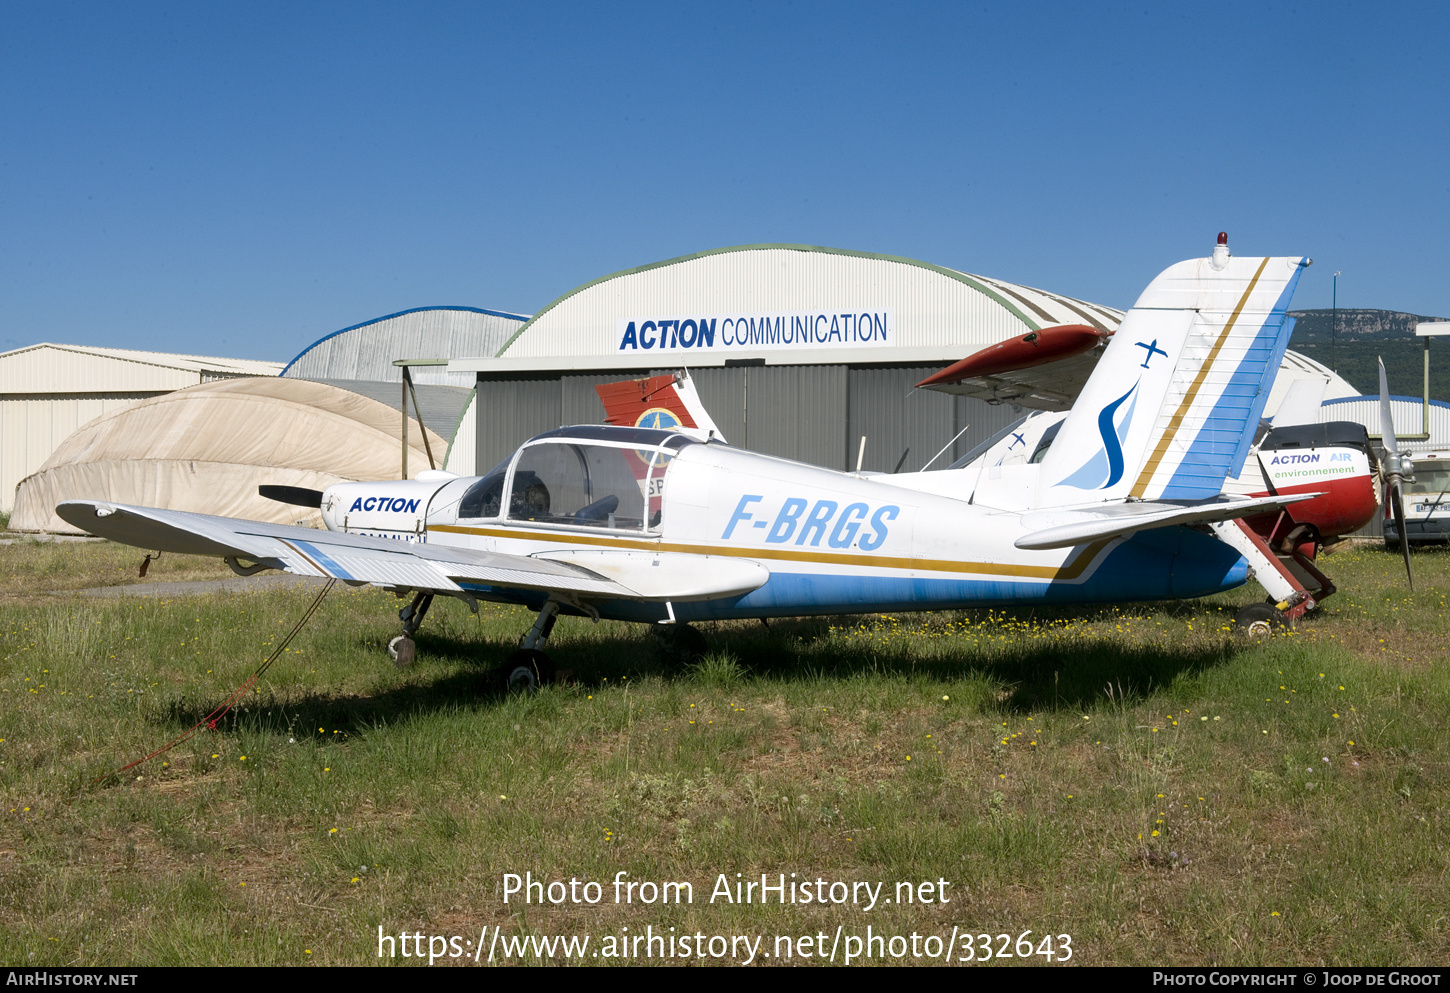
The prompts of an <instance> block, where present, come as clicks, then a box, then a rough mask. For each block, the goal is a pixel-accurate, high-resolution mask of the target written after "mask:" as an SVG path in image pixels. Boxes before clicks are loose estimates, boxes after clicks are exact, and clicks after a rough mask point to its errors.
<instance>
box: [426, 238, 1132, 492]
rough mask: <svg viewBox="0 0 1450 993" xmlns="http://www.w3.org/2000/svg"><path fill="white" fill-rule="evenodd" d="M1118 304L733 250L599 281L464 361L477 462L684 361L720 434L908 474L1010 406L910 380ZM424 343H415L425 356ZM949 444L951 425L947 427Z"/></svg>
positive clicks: (458, 368) (848, 257)
mask: <svg viewBox="0 0 1450 993" xmlns="http://www.w3.org/2000/svg"><path fill="white" fill-rule="evenodd" d="M1122 317H1123V312H1122V311H1119V310H1116V309H1113V308H1111V307H1104V306H1101V305H1098V304H1093V303H1088V302H1086V301H1083V300H1075V299H1072V298H1070V297H1065V296H1062V295H1060V294H1056V293H1049V292H1046V291H1043V290H1037V289H1032V288H1030V287H1026V286H1018V285H1015V284H1012V283H1006V282H1002V281H1001V280H996V279H991V278H988V277H985V276H977V275H972V274H970V273H965V272H959V271H957V270H955V269H948V268H944V267H942V266H937V265H932V264H930V263H926V262H918V261H914V260H912V259H904V258H895V257H892V256H888V255H872V254H868V253H865V252H852V251H844V250H841V249H833V248H820V247H816V246H811V245H742V246H738V247H735V248H722V249H718V250H715V251H709V252H701V253H699V254H696V255H687V256H683V257H681V258H676V259H669V260H667V261H664V262H658V263H655V264H653V265H647V266H643V267H641V268H638V269H630V270H627V271H624V272H617V273H614V274H613V275H609V276H605V277H603V278H601V279H597V280H594V281H593V282H590V283H586V284H584V285H583V286H581V287H579V288H577V289H575V290H572V291H570V292H569V293H566V294H565V295H564V296H562V297H560V298H559V299H557V300H555V301H554V302H553V303H551V304H549V305H548V306H547V307H545V308H544V309H543V310H542V311H540V312H539V313H538V314H535V315H534V316H533V317H532V318H530V319H529V320H528V321H527V322H525V323H523V324H522V325H521V326H519V327H518V328H517V330H516V331H515V332H514V333H513V334H512V335H511V336H510V337H509V338H508V340H507V341H505V342H503V343H502V345H501V346H500V347H499V348H498V349H497V350H496V351H495V352H494V353H493V354H487V353H479V354H480V355H482V357H476V358H468V359H456V360H454V361H453V362H450V363H449V365H448V370H449V371H450V372H453V373H458V372H468V373H473V374H476V376H477V390H478V392H477V399H476V402H475V413H474V419H475V421H476V424H477V429H478V434H477V459H476V465H477V467H478V469H477V471H480V472H481V471H483V470H484V469H486V468H488V467H489V466H492V465H494V464H495V463H497V462H498V461H499V460H500V459H502V458H504V457H506V456H507V455H508V454H509V453H510V452H512V451H513V449H514V448H515V447H516V446H517V445H518V444H519V442H520V441H522V440H523V439H525V438H527V437H529V436H531V435H533V434H537V433H539V432H541V431H546V430H550V429H553V428H556V427H558V426H559V425H561V424H577V423H593V422H598V421H599V420H601V419H602V408H601V407H600V404H599V400H598V398H597V396H596V395H595V393H594V386H595V385H596V384H598V383H603V382H609V381H611V380H617V379H624V378H630V377H639V376H647V375H652V374H659V373H663V372H671V371H674V370H677V369H679V368H680V367H681V366H684V367H688V368H689V370H690V372H691V375H692V376H693V377H694V379H695V383H696V386H697V387H698V389H699V392H700V397H701V399H702V400H703V401H704V403H705V405H706V407H707V408H708V409H709V410H710V413H711V415H712V416H713V417H714V419H715V421H716V423H717V424H719V426H720V429H721V430H722V431H723V432H724V434H725V437H726V438H727V439H728V440H729V441H730V442H731V443H732V444H734V445H738V446H740V447H742V448H749V449H752V450H754V451H758V452H764V453H768V454H771V455H779V456H783V457H786V458H791V459H797V460H800V461H803V462H811V463H815V464H817V465H822V466H827V467H831V468H837V469H852V468H855V463H856V458H857V453H858V451H859V439H860V438H861V437H862V436H865V437H866V439H867V441H866V448H865V459H864V462H863V463H862V467H863V468H865V469H870V470H877V471H891V470H893V469H894V468H896V467H897V466H898V465H900V467H901V469H902V471H912V470H916V469H920V468H922V466H923V465H924V464H926V463H927V462H928V460H930V459H931V458H932V456H933V455H935V454H936V453H937V452H938V451H939V450H941V449H942V448H943V447H947V446H950V449H951V450H950V451H948V452H947V453H945V454H944V455H943V456H942V458H941V460H939V461H938V462H937V463H936V465H938V466H940V465H943V464H944V463H945V462H948V461H950V459H951V458H952V457H955V456H957V455H962V454H965V453H966V452H967V451H969V450H970V449H971V448H972V447H973V446H974V445H975V444H976V443H977V442H979V441H981V440H983V439H985V438H987V437H989V436H991V435H992V434H993V433H995V432H996V431H997V430H999V429H1000V428H1002V427H1004V426H1005V425H1006V424H1008V423H1010V422H1011V421H1012V420H1013V419H1015V417H1016V416H1017V415H1016V414H1014V413H1013V409H1012V408H1011V407H1008V406H1005V405H1002V406H991V405H988V404H987V403H985V402H983V401H980V400H975V399H969V398H963V397H953V396H948V395H945V394H941V393H934V392H928V391H915V392H913V387H914V385H915V384H916V383H917V382H918V381H920V380H921V379H923V378H925V377H926V376H927V375H928V374H930V373H932V372H936V371H937V370H939V369H941V368H942V367H944V366H946V365H949V364H951V363H953V362H956V361H957V360H959V359H962V358H964V357H966V356H967V355H969V354H971V353H972V352H974V351H976V350H977V349H979V348H982V347H983V346H985V345H988V344H992V343H995V342H998V341H1001V340H1002V339H1004V338H1008V337H1011V336H1014V335H1020V334H1026V333H1028V332H1031V331H1036V330H1039V329H1041V328H1044V327H1049V326H1053V325H1058V324H1086V325H1089V326H1092V327H1096V328H1101V329H1104V330H1113V329H1116V328H1117V326H1118V323H1119V322H1120V321H1121V320H1122ZM425 351H426V349H425ZM957 435H959V437H957V440H956V441H955V442H953V440H952V439H953V436H957Z"/></svg>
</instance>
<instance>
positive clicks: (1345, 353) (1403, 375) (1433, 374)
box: [1289, 307, 1450, 400]
mask: <svg viewBox="0 0 1450 993" xmlns="http://www.w3.org/2000/svg"><path fill="white" fill-rule="evenodd" d="M1289 316H1290V317H1294V318H1297V319H1298V323H1297V324H1295V325H1294V337H1293V338H1291V339H1290V340H1289V347H1290V348H1292V349H1293V350H1294V351H1296V352H1302V353H1303V354H1305V355H1307V356H1309V357H1310V358H1312V359H1315V360H1316V361H1319V362H1323V363H1324V364H1325V365H1327V366H1329V367H1330V368H1331V369H1333V370H1334V371H1335V372H1337V373H1339V374H1340V375H1341V376H1343V377H1344V378H1345V379H1346V380H1348V381H1349V384H1350V385H1351V386H1353V387H1354V388H1355V389H1357V390H1359V391H1360V392H1361V393H1366V394H1371V395H1373V394H1377V393H1379V388H1380V387H1379V366H1378V364H1377V363H1376V361H1375V359H1376V357H1377V356H1378V357H1380V358H1383V359H1384V360H1385V375H1386V376H1388V377H1389V382H1390V392H1391V393H1396V394H1399V395H1401V396H1419V395H1420V394H1421V391H1422V390H1423V385H1422V384H1423V380H1424V361H1425V360H1424V352H1425V345H1424V339H1423V338H1417V337H1415V327H1416V325H1418V324H1419V323H1420V322H1421V321H1443V320H1445V319H1446V318H1443V317H1427V316H1424V315H1420V314H1407V313H1404V312H1403V311H1398V310H1363V309H1359V308H1348V307H1341V308H1339V312H1338V334H1337V335H1335V340H1334V347H1333V355H1332V356H1331V354H1330V352H1331V350H1330V331H1331V329H1332V328H1334V327H1335V317H1336V315H1335V312H1334V311H1333V310H1332V309H1330V308H1328V307H1325V308H1322V309H1318V310H1291V311H1289ZM1430 397H1431V398H1432V399H1435V400H1450V339H1441V340H1440V341H1439V342H1436V343H1435V344H1433V345H1431V351H1430Z"/></svg>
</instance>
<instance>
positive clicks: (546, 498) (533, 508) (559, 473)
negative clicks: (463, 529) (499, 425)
mask: <svg viewBox="0 0 1450 993" xmlns="http://www.w3.org/2000/svg"><path fill="white" fill-rule="evenodd" d="M669 461H670V457H669V456H667V455H665V454H663V453H661V452H659V451H656V450H654V449H634V448H615V447H612V446H606V445H598V444H589V443H587V442H580V441H557V442H547V443H544V444H538V445H530V446H528V447H527V448H525V449H524V450H523V451H522V452H521V453H520V454H519V460H518V463H517V465H516V466H515V467H514V479H513V486H512V488H511V490H510V492H509V509H508V516H509V517H510V519H512V520H518V521H532V522H536V523H540V524H569V525H575V526H583V527H600V528H613V529H615V530H627V531H641V530H644V529H645V528H646V527H656V526H658V525H659V522H660V518H661V516H662V510H661V503H660V494H661V493H662V490H663V482H664V475H665V471H666V470H667V469H668V467H669Z"/></svg>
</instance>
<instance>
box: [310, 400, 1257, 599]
mask: <svg viewBox="0 0 1450 993" xmlns="http://www.w3.org/2000/svg"><path fill="white" fill-rule="evenodd" d="M621 430H624V431H627V430H628V429H609V428H583V429H574V431H575V433H576V434H578V433H587V434H588V435H592V437H571V436H570V432H571V429H561V430H560V431H558V432H551V434H550V435H548V436H541V438H539V439H535V440H534V441H532V442H530V443H529V444H527V445H525V446H524V447H523V448H521V449H520V451H519V453H518V454H517V455H516V456H515V457H514V459H513V460H512V461H511V463H510V464H509V465H508V466H507V467H501V468H500V469H498V470H495V472H494V473H493V474H490V476H489V477H476V478H471V479H444V480H429V481H408V482H396V483H347V484H340V485H337V486H334V487H332V488H330V489H329V490H328V491H327V493H326V494H325V496H324V499H323V506H322V510H323V516H324V519H325V521H326V522H327V525H328V527H329V528H333V529H334V530H346V531H349V532H352V533H363V534H369V535H374V536H378V537H395V538H398V539H401V540H408V541H426V542H427V543H429V544H433V545H452V546H461V547H465V548H471V549H478V550H480V551H488V552H502V553H508V554H514V555H527V556H535V557H557V556H558V555H561V554H565V553H566V551H567V550H578V549H581V548H583V549H600V550H613V551H616V552H624V551H631V552H636V553H640V554H641V555H642V556H644V557H645V558H646V559H647V558H648V556H649V555H650V554H651V553H653V554H655V555H656V556H669V557H671V558H677V557H679V556H698V557H708V558H700V559H699V560H698V568H699V569H702V570H710V569H714V568H723V563H726V562H728V561H731V560H734V561H738V562H742V563H758V564H759V566H762V567H764V569H766V570H768V573H769V578H768V579H767V580H766V581H765V582H764V584H763V585H760V586H759V587H758V588H756V589H753V590H751V591H749V592H746V593H743V594H732V595H728V596H708V595H701V596H697V597H694V598H681V599H674V600H671V601H669V603H668V606H666V603H665V602H662V601H649V600H625V599H612V600H600V601H595V603H594V606H595V607H596V608H597V609H598V610H599V612H600V614H601V616H605V617H612V618H616V619H621V620H636V621H653V620H661V619H665V618H666V617H667V616H670V615H672V616H673V617H674V618H676V619H678V620H681V621H689V620H703V619H727V618H747V617H775V616H792V615H806V614H839V613H857V612H883V611H908V610H936V609H943V608H959V607H976V606H988V605H1005V604H1027V603H1054V602H1084V601H1088V602H1123V601H1132V600H1154V599H1165V598H1178V597H1196V596H1203V595H1207V594H1210V593H1216V592H1219V591H1221V590H1225V589H1230V588H1232V587H1234V586H1237V585H1239V584H1241V583H1243V582H1244V581H1245V579H1246V567H1245V565H1244V563H1243V560H1242V559H1241V558H1240V557H1239V556H1238V554H1237V553H1236V552H1234V551H1233V550H1231V549H1229V548H1228V547H1227V546H1225V545H1222V544H1220V543H1219V542H1217V541H1216V540H1215V539H1213V538H1212V537H1210V536H1209V535H1206V534H1203V533H1200V532H1198V531H1194V530H1191V529H1187V528H1168V529H1162V530H1158V531H1153V532H1145V533H1142V534H1139V535H1136V536H1133V537H1131V538H1128V539H1126V540H1124V539H1111V540H1105V541H1097V542H1093V543H1089V544H1084V545H1081V546H1076V547H1072V548H1064V549H1052V550H1045V551H1024V550H1023V549H1020V548H1017V547H1015V546H1014V544H1013V542H1014V541H1015V540H1016V539H1018V538H1020V537H1021V536H1023V535H1024V534H1026V533H1028V532H1030V531H1033V530H1037V529H1040V528H1042V527H1046V526H1051V524H1053V523H1054V520H1053V512H1051V511H1042V512H1036V513H1032V512H1028V513H1026V514H1024V513H1021V512H1014V511H1007V510H998V509H992V508H989V507H984V506H980V505H977V504H974V503H971V502H968V498H969V497H970V496H971V486H972V482H971V479H970V478H969V475H970V474H968V473H964V472H949V473H933V474H931V475H932V476H933V477H936V478H934V479H933V480H931V482H932V485H933V488H934V489H938V490H940V489H941V488H944V487H945V488H950V485H951V482H952V480H951V478H950V477H956V481H957V482H959V483H960V484H961V486H962V487H963V490H962V496H961V497H960V498H958V497H953V496H947V495H943V494H942V493H941V492H926V491H924V490H922V489H917V488H911V487H909V486H901V485H896V484H893V482H892V481H891V480H892V477H889V476H861V475H856V474H853V473H842V472H836V471H832V470H828V469H822V468H819V467H815V466H809V465H804V464H801V463H797V462H791V461H788V460H785V459H779V458H774V457H771V456H766V455H760V454H756V453H752V452H747V451H742V450H739V449H735V448H730V447H728V446H725V445H721V444H715V443H711V444H702V443H694V442H686V439H683V438H681V439H680V442H681V443H677V444H672V446H671V447H669V448H664V447H655V446H646V445H642V444H639V443H630V442H629V441H628V440H620V438H619V436H620V433H621ZM611 436H615V437H614V438H611ZM615 463H619V465H615ZM591 465H593V466H594V473H593V479H592V481H591V480H590V474H589V472H588V471H587V469H588V467H589V466H591ZM581 466H582V467H584V469H585V471H582V472H581V471H577V470H579V468H580V467H581ZM651 466H652V467H651ZM527 467H532V468H527ZM625 469H630V470H632V473H631V474H630V475H628V476H626V473H625ZM611 471H612V472H613V478H612V479H611V478H609V477H610V472H611ZM550 472H553V473H554V475H553V476H549V473H550ZM494 477H498V479H497V482H496V484H493V485H495V486H496V488H497V495H496V496H494V497H493V498H492V500H491V501H490V500H487V499H485V500H483V501H482V502H481V503H477V501H475V503H477V505H470V499H469V498H468V494H469V493H470V492H473V493H475V494H476V493H477V492H478V489H479V488H487V486H486V485H485V481H486V480H487V479H491V478H494ZM576 489H579V490H581V491H580V492H578V493H577V494H574V495H572V497H571V496H570V494H571V492H572V491H573V490H576ZM586 489H587V491H585V490H586ZM503 494H510V495H511V498H510V499H508V500H505V499H503V497H502V495H503ZM530 494H533V499H534V501H535V503H534V505H530V504H529V503H528V497H529V496H530ZM540 494H545V495H543V496H541V495H540ZM611 501H612V502H613V509H612V510H611V511H609V512H607V513H603V512H600V511H599V510H598V509H590V508H591V507H596V505H607V504H610V502H611ZM576 505H577V506H581V507H582V509H576ZM577 561H578V560H576V562H577ZM712 563H720V564H721V565H719V566H717V565H712ZM676 565H678V563H676ZM625 581H626V582H628V580H625ZM463 585H464V588H465V589H468V590H469V591H470V592H472V593H474V594H475V595H478V596H480V597H484V598H488V599H498V600H507V601H514V602H522V603H528V604H531V605H535V604H537V603H538V602H541V601H542V600H543V599H544V595H543V594H540V593H530V592H525V591H519V590H510V589H506V588H502V587H491V586H487V585H484V584H476V583H465V584H463ZM705 585H707V586H708V585H709V584H708V583H706V584H705Z"/></svg>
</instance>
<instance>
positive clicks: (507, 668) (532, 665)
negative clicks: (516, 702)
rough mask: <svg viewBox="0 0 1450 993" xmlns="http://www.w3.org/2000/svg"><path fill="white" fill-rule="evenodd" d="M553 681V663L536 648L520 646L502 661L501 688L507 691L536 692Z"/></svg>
mask: <svg viewBox="0 0 1450 993" xmlns="http://www.w3.org/2000/svg"><path fill="white" fill-rule="evenodd" d="M553 681H554V663H553V661H552V660H551V659H550V658H549V656H547V655H545V654H544V653H543V652H541V651H539V650H538V649H536V648H521V649H519V650H518V651H516V652H514V653H513V654H512V655H510V656H509V657H508V658H506V659H504V663H503V688H504V690H505V691H506V692H508V693H537V692H538V691H539V687H540V686H544V685H545V684H547V683H552V682H553Z"/></svg>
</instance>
